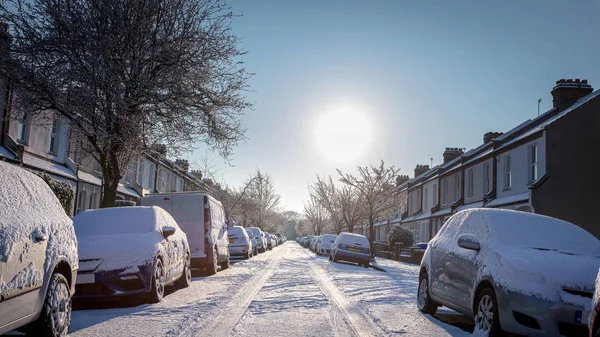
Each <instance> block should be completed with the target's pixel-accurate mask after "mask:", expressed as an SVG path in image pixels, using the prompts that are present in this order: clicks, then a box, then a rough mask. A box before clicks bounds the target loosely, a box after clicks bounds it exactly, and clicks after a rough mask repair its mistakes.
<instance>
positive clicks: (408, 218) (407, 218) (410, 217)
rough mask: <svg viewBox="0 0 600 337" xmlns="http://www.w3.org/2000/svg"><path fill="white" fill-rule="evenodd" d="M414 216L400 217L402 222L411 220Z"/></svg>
mask: <svg viewBox="0 0 600 337" xmlns="http://www.w3.org/2000/svg"><path fill="white" fill-rule="evenodd" d="M414 218H415V217H414V216H409V217H406V218H404V219H402V223H406V222H410V221H413V219H414Z"/></svg>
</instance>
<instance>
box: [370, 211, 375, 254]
mask: <svg viewBox="0 0 600 337" xmlns="http://www.w3.org/2000/svg"><path fill="white" fill-rule="evenodd" d="M373 225H374V223H373V217H369V246H370V248H371V249H370V250H371V257H374V256H375V246H373V237H374V236H375V233H374V232H375V231H374V227H373Z"/></svg>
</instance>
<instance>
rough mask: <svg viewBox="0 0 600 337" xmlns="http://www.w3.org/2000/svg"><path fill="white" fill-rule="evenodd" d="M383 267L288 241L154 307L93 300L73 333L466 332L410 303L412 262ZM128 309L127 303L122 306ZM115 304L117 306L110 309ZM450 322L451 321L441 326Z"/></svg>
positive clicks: (452, 317)
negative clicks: (337, 259)
mask: <svg viewBox="0 0 600 337" xmlns="http://www.w3.org/2000/svg"><path fill="white" fill-rule="evenodd" d="M378 263H379V266H381V267H383V268H384V269H386V270H387V272H380V271H376V270H374V269H372V268H369V269H365V268H362V267H358V266H355V265H348V264H339V263H331V262H329V261H328V260H327V258H326V257H317V256H315V255H314V254H312V253H311V252H309V251H308V250H306V249H304V248H301V247H300V246H299V245H297V244H296V243H295V242H288V243H286V244H284V245H283V246H280V247H277V248H275V249H274V250H273V251H270V252H267V253H264V254H260V255H259V256H257V257H255V258H253V259H250V260H247V261H242V262H239V263H236V264H235V265H233V266H232V267H231V268H230V269H229V270H225V271H222V272H219V273H218V274H217V275H215V276H210V277H197V278H194V281H193V282H192V285H191V286H190V287H189V288H187V289H183V290H178V291H174V292H172V293H169V294H168V295H167V296H166V297H165V298H164V300H163V301H162V302H161V303H159V304H154V305H149V304H139V303H128V304H125V303H123V302H117V303H114V302H113V303H108V304H100V305H99V306H100V308H102V309H94V310H77V311H74V313H73V320H72V325H71V334H72V335H73V336H242V335H247V336H248V335H250V336H252V335H262V336H283V335H286V336H390V335H397V334H398V335H399V334H402V335H405V336H468V335H470V333H468V332H465V331H464V330H462V329H460V328H459V327H457V326H461V327H463V328H465V329H468V323H467V324H466V327H465V326H464V325H465V320H464V319H462V318H461V316H459V315H457V314H455V313H453V312H452V311H450V310H445V309H441V310H440V314H438V315H436V317H431V316H424V315H422V314H421V313H419V312H418V310H417V309H416V305H415V294H416V288H417V283H418V282H417V276H418V275H417V272H418V267H417V266H412V265H407V264H402V263H398V262H395V261H390V260H382V259H380V260H378ZM127 306H129V307H127ZM115 307H117V308H115ZM440 318H441V319H442V320H445V321H447V322H448V321H452V322H453V324H454V325H450V324H446V323H443V322H442V321H441V320H440Z"/></svg>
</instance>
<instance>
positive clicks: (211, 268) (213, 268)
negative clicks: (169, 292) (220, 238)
mask: <svg viewBox="0 0 600 337" xmlns="http://www.w3.org/2000/svg"><path fill="white" fill-rule="evenodd" d="M218 270H219V254H218V253H217V250H216V249H215V248H213V260H212V263H211V264H210V265H208V267H206V273H207V274H208V275H215V274H216V273H217V271H218Z"/></svg>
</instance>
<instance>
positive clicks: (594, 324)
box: [581, 272, 600, 337]
mask: <svg viewBox="0 0 600 337" xmlns="http://www.w3.org/2000/svg"><path fill="white" fill-rule="evenodd" d="M591 308H592V313H591V314H590V316H589V320H588V329H589V332H590V334H589V336H590V337H600V318H599V315H598V313H600V272H598V276H596V289H595V291H594V296H593V297H592V307H591ZM581 319H585V317H581Z"/></svg>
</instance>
